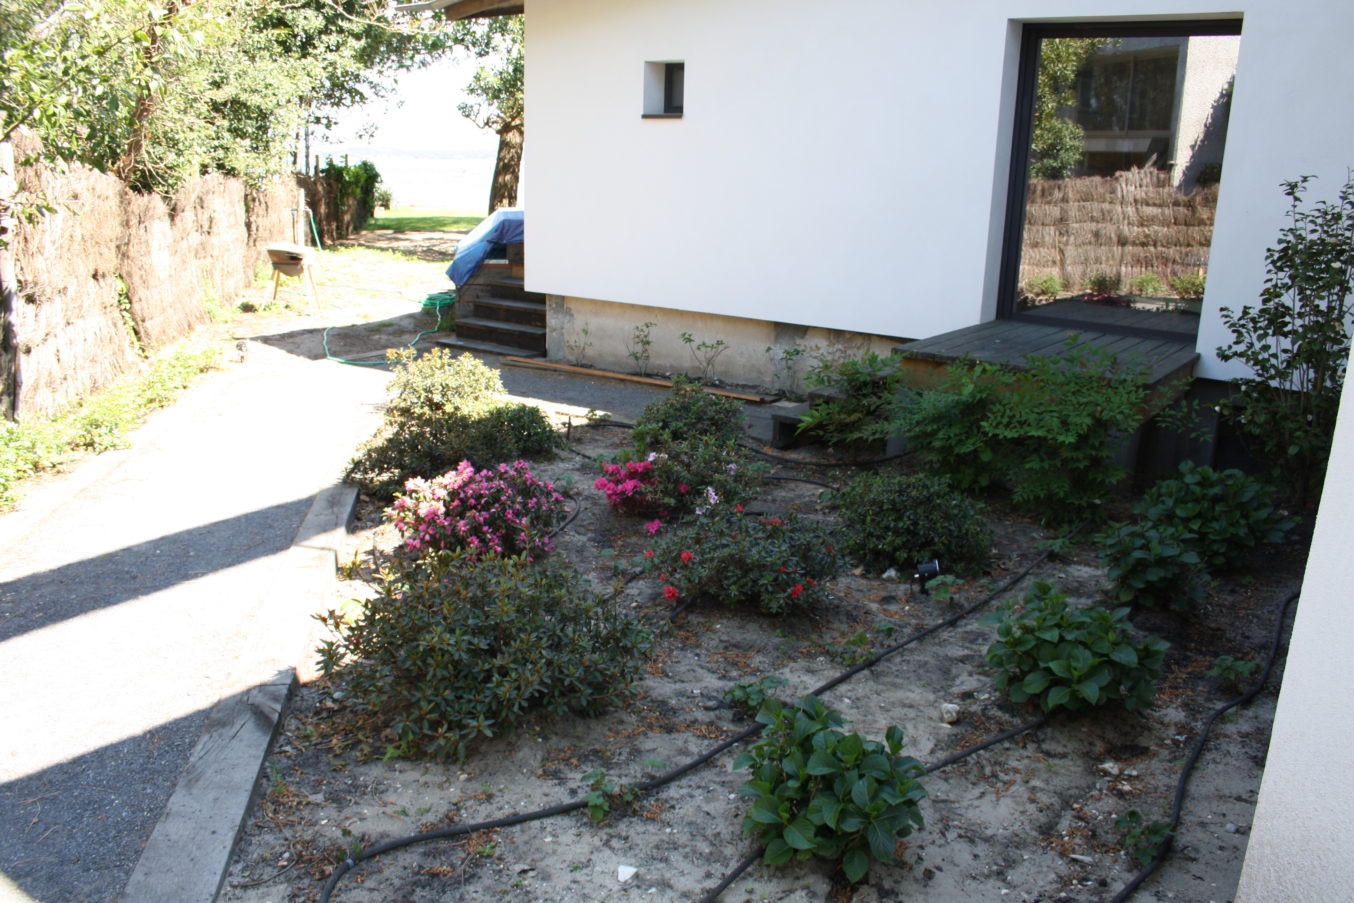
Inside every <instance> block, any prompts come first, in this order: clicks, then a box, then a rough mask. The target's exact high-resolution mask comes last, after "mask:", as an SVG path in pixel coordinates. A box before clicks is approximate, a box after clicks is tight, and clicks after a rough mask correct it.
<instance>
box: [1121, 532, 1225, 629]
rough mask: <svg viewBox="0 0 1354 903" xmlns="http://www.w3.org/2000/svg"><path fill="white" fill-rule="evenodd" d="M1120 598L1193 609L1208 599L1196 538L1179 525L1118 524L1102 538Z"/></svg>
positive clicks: (1132, 601) (1131, 601) (1129, 601)
mask: <svg viewBox="0 0 1354 903" xmlns="http://www.w3.org/2000/svg"><path fill="white" fill-rule="evenodd" d="M1096 541H1097V542H1098V543H1099V544H1100V557H1101V560H1102V561H1103V562H1104V564H1105V567H1106V573H1107V575H1108V576H1109V579H1110V584H1111V589H1110V592H1111V595H1112V596H1113V597H1114V599H1115V600H1116V601H1118V602H1126V603H1132V604H1135V605H1145V606H1147V607H1149V608H1161V607H1165V608H1173V609H1176V610H1179V611H1188V610H1190V609H1192V608H1194V607H1195V606H1197V605H1198V604H1199V603H1200V602H1202V601H1203V598H1204V581H1205V580H1206V578H1207V575H1206V574H1205V572H1204V567H1203V561H1202V560H1201V559H1200V558H1199V553H1198V552H1197V551H1195V547H1196V544H1197V542H1196V537H1195V536H1194V535H1193V534H1192V533H1188V532H1186V531H1185V530H1184V529H1182V528H1181V527H1179V526H1176V525H1174V524H1154V523H1151V522H1149V521H1138V522H1137V523H1132V524H1112V525H1110V527H1109V528H1108V529H1107V530H1106V531H1105V532H1103V533H1101V534H1100V535H1098V536H1097V537H1096Z"/></svg>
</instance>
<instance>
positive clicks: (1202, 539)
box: [1134, 461, 1297, 568]
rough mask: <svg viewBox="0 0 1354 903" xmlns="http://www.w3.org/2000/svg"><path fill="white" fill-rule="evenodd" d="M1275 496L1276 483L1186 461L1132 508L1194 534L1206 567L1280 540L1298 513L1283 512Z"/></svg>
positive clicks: (1224, 564) (1227, 563)
mask: <svg viewBox="0 0 1354 903" xmlns="http://www.w3.org/2000/svg"><path fill="white" fill-rule="evenodd" d="M1274 498H1275V490H1274V488H1273V487H1271V486H1269V485H1267V484H1266V483H1264V482H1262V481H1261V480H1258V479H1256V478H1255V477H1251V476H1247V475H1246V474H1244V473H1242V472H1241V471H1239V470H1214V469H1213V468H1211V467H1206V466H1204V467H1201V466H1198V465H1196V464H1194V462H1192V461H1185V462H1183V463H1182V464H1181V465H1180V467H1179V469H1178V470H1177V471H1176V475H1175V476H1174V477H1170V478H1167V479H1163V480H1158V481H1157V483H1156V484H1155V485H1153V486H1152V488H1151V489H1149V490H1148V491H1147V493H1146V494H1145V495H1144V496H1143V499H1142V501H1141V502H1139V503H1138V505H1137V507H1135V508H1134V511H1135V512H1136V513H1137V514H1138V515H1140V516H1141V517H1142V518H1143V519H1144V520H1145V521H1147V522H1149V523H1152V524H1156V525H1158V526H1159V525H1163V524H1169V525H1171V526H1174V527H1177V528H1179V529H1180V530H1181V531H1182V532H1184V533H1186V534H1188V535H1190V536H1191V537H1193V538H1192V539H1191V540H1189V544H1190V546H1191V548H1192V549H1193V550H1194V551H1195V552H1196V553H1198V555H1199V559H1200V561H1201V562H1202V564H1203V565H1204V566H1205V567H1207V568H1228V567H1236V566H1237V565H1239V564H1241V563H1242V562H1243V561H1245V560H1246V558H1247V557H1248V556H1249V555H1250V554H1251V552H1252V551H1253V550H1254V549H1255V548H1256V546H1259V545H1261V544H1262V543H1267V542H1282V541H1283V539H1284V537H1285V536H1287V535H1288V533H1289V532H1290V531H1292V529H1293V528H1294V527H1295V526H1297V518H1296V517H1289V516H1286V515H1285V514H1284V513H1283V512H1282V511H1280V510H1279V508H1278V507H1277V505H1276V504H1275V501H1274Z"/></svg>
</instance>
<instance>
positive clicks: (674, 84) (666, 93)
mask: <svg viewBox="0 0 1354 903" xmlns="http://www.w3.org/2000/svg"><path fill="white" fill-rule="evenodd" d="M663 76H664V78H663V112H664V113H676V114H677V115H678V116H680V115H682V98H683V97H684V96H685V94H686V63H668V64H667V65H666V66H665V67H664V72H663Z"/></svg>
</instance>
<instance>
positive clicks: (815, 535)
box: [645, 504, 842, 614]
mask: <svg viewBox="0 0 1354 903" xmlns="http://www.w3.org/2000/svg"><path fill="white" fill-rule="evenodd" d="M651 551H652V552H653V554H652V555H650V556H647V557H646V558H645V563H646V565H647V568H648V570H649V571H650V573H654V574H657V575H658V579H659V580H661V581H663V584H664V594H665V595H666V596H667V598H668V600H669V601H672V602H677V601H679V600H682V599H688V600H711V601H714V602H716V603H718V604H721V605H728V606H734V607H743V608H756V609H760V610H761V611H764V612H766V613H768V614H783V613H784V612H786V611H790V610H792V609H802V608H808V607H811V606H814V605H817V604H819V603H821V602H822V601H823V600H824V599H825V598H826V593H825V591H824V590H823V587H822V585H821V584H822V581H824V580H828V579H831V578H832V577H835V576H836V575H837V574H838V573H840V572H841V565H842V562H841V557H840V555H839V554H838V553H837V551H836V550H835V549H834V547H833V545H832V538H831V536H830V535H829V534H828V533H827V532H826V531H825V530H823V529H822V528H821V527H818V526H816V525H814V524H812V523H809V522H807V521H804V520H801V519H799V518H798V517H795V516H794V515H787V516H786V517H785V518H783V519H782V518H778V517H751V516H745V515H743V514H741V513H740V512H739V510H738V507H737V506H733V505H728V504H721V505H715V506H713V507H712V508H710V509H709V510H707V511H705V512H704V513H703V514H701V515H700V516H698V517H695V518H693V519H691V520H690V521H685V522H683V523H681V524H679V525H678V526H677V527H675V528H673V529H668V530H663V531H662V533H660V534H659V537H658V539H657V541H656V542H655V544H654V547H653V549H652V550H651Z"/></svg>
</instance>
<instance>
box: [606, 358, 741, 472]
mask: <svg viewBox="0 0 1354 903" xmlns="http://www.w3.org/2000/svg"><path fill="white" fill-rule="evenodd" d="M743 419H744V418H743V406H742V404H740V403H739V402H738V400H737V399H734V398H729V397H727V396H723V395H715V394H713V393H711V392H707V391H705V390H704V389H702V388H701V384H700V383H698V382H696V381H694V380H690V379H687V378H686V377H684V376H674V377H673V378H672V391H671V392H669V393H668V394H667V395H665V396H664V397H662V398H659V399H657V400H655V401H651V402H649V403H648V404H647V405H645V406H644V410H643V412H641V413H640V415H639V417H638V419H636V420H635V429H634V431H633V437H634V447H635V450H636V452H639V453H647V452H650V451H663V450H665V449H666V448H668V447H669V446H671V445H673V444H674V443H683V442H686V441H689V440H691V439H695V438H697V437H703V438H705V439H706V440H709V441H711V442H714V443H717V444H720V445H724V444H727V443H730V442H737V441H738V440H739V439H742V438H743V435H744V432H743Z"/></svg>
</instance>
